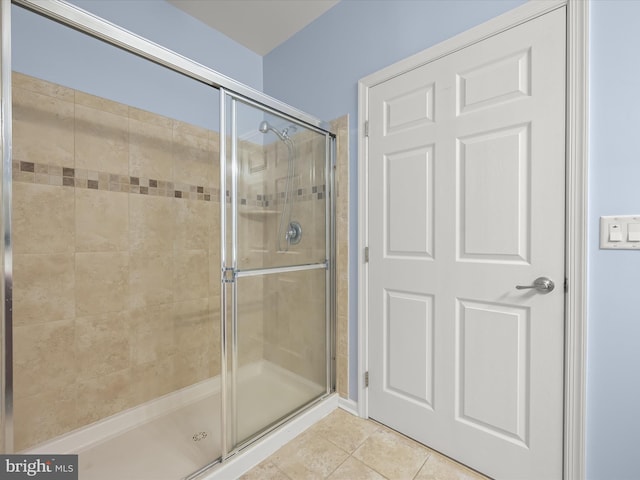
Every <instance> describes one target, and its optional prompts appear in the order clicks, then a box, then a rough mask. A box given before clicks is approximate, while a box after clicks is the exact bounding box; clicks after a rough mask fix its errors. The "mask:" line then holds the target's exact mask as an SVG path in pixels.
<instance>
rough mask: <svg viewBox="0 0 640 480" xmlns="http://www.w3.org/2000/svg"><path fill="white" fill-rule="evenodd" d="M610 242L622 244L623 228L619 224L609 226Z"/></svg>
mask: <svg viewBox="0 0 640 480" xmlns="http://www.w3.org/2000/svg"><path fill="white" fill-rule="evenodd" d="M609 241H610V242H621V241H622V228H620V224H619V223H610V224H609Z"/></svg>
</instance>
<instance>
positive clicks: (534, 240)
mask: <svg viewBox="0 0 640 480" xmlns="http://www.w3.org/2000/svg"><path fill="white" fill-rule="evenodd" d="M368 112H369V118H368V121H369V139H368V142H369V154H368V175H369V185H368V192H369V194H368V195H369V204H368V212H369V214H368V228H369V232H368V237H369V253H370V263H369V273H368V288H369V292H368V298H369V305H368V312H369V320H368V321H369V327H368V332H369V337H368V352H369V357H368V364H369V381H370V384H369V390H368V402H369V403H368V405H369V416H370V417H371V418H374V419H376V420H378V421H380V422H382V423H384V424H387V425H389V426H391V427H392V428H395V429H397V430H399V431H401V432H403V433H405V434H406V435H408V436H411V437H413V438H415V439H416V440H418V441H420V442H422V443H424V444H426V445H428V446H430V447H432V448H434V449H436V450H439V451H441V452H442V453H444V454H446V455H449V456H451V457H453V458H455V459H457V460H458V461H460V462H462V463H465V464H467V465H469V466H470V467H472V468H475V469H477V470H479V471H481V472H483V473H485V474H487V475H489V476H491V477H494V478H496V479H508V480H513V479H531V480H545V479H549V480H551V479H558V480H559V479H561V478H562V432H563V422H562V419H563V417H562V413H563V341H564V338H563V334H564V288H563V287H564V224H565V222H564V200H565V198H564V169H565V10H564V8H561V9H558V10H555V11H553V12H551V13H548V14H546V15H543V16H542V17H539V18H537V19H534V20H531V21H529V22H527V23H525V24H523V25H520V26H518V27H515V28H512V29H510V30H508V31H506V32H503V33H501V34H499V35H495V36H493V37H490V38H488V39H486V40H483V41H482V42H480V43H476V44H474V45H472V46H470V47H467V48H465V49H463V50H460V51H457V52H455V53H453V54H450V55H448V56H445V57H443V58H441V59H439V60H436V61H434V62H432V63H429V64H426V65H424V66H422V67H419V68H416V69H414V70H411V71H410V72H408V73H405V74H402V75H400V76H397V77H394V78H393V79H391V80H388V81H385V82H383V83H381V84H378V85H376V86H374V87H372V88H370V90H369V98H368ZM543 276H544V277H549V278H550V279H551V280H553V281H554V282H555V289H554V290H553V291H551V292H547V293H544V292H542V291H538V290H535V289H523V290H517V289H516V288H515V287H516V285H523V286H527V285H530V284H532V283H533V281H534V280H535V279H536V278H537V277H543Z"/></svg>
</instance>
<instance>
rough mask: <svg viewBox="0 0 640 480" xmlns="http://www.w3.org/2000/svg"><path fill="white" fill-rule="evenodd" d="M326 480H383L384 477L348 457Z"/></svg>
mask: <svg viewBox="0 0 640 480" xmlns="http://www.w3.org/2000/svg"><path fill="white" fill-rule="evenodd" d="M328 480H384V477H383V476H382V475H380V474H379V473H378V472H376V471H375V470H373V469H371V468H369V467H367V466H366V465H365V464H364V463H362V462H361V461H359V460H356V459H355V458H353V457H349V458H348V459H347V461H346V462H344V463H343V464H342V465H340V466H339V467H338V469H337V470H336V471H335V472H333V473H332V474H331V475H329V477H328Z"/></svg>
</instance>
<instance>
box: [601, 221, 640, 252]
mask: <svg viewBox="0 0 640 480" xmlns="http://www.w3.org/2000/svg"><path fill="white" fill-rule="evenodd" d="M629 225H631V227H629ZM638 225H640V215H615V216H610V217H600V248H601V249H609V250H640V241H633V240H634V239H635V238H637V237H638V236H637V233H636V232H637V231H638V228H640V227H638ZM618 239H619V240H618Z"/></svg>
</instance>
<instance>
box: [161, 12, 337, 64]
mask: <svg viewBox="0 0 640 480" xmlns="http://www.w3.org/2000/svg"><path fill="white" fill-rule="evenodd" d="M168 1H169V3H171V4H172V5H174V6H176V7H178V8H179V9H181V10H182V11H184V12H186V13H188V14H189V15H191V16H193V17H195V18H197V19H199V20H200V21H202V22H204V23H206V24H207V25H209V26H210V27H213V28H215V29H216V30H218V31H219V32H222V33H224V34H225V35H226V36H227V37H230V38H231V39H233V40H235V41H236V42H238V43H240V44H241V45H244V46H245V47H247V48H249V49H251V50H253V51H254V52H256V53H257V54H259V55H261V56H264V55H266V54H267V53H269V52H270V51H271V50H273V49H274V48H276V47H277V46H278V45H280V44H281V43H283V42H285V41H286V40H288V39H289V38H290V37H291V36H293V35H294V34H295V33H297V32H299V31H300V30H302V29H303V28H304V27H306V26H307V25H308V24H310V23H311V22H312V21H314V20H315V19H316V18H318V17H319V16H320V15H322V14H323V13H324V12H326V11H327V10H329V9H330V8H331V7H333V6H334V5H335V4H336V3H338V1H339V0H168Z"/></svg>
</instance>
